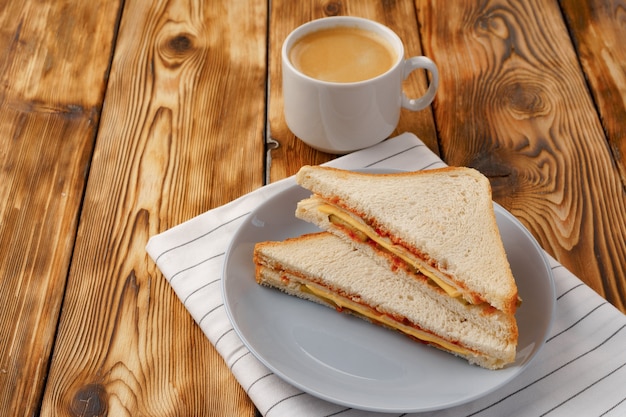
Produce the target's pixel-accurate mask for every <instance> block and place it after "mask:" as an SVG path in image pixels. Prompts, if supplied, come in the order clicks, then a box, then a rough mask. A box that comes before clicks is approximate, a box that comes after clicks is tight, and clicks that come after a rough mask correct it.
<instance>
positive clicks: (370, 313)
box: [301, 284, 475, 356]
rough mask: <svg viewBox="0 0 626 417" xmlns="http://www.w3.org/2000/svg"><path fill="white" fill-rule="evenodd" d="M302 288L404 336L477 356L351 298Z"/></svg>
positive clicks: (310, 287) (316, 289)
mask: <svg viewBox="0 0 626 417" xmlns="http://www.w3.org/2000/svg"><path fill="white" fill-rule="evenodd" d="M301 286H304V287H305V288H303V289H302V290H303V291H306V292H308V293H310V294H312V295H314V296H316V297H318V298H320V299H322V300H324V301H326V302H328V303H330V304H333V305H335V306H337V307H339V308H345V309H348V310H350V311H353V312H355V313H358V314H360V315H362V316H365V317H367V318H368V319H370V320H371V321H373V322H375V323H380V324H384V325H385V326H387V327H390V328H392V329H395V330H398V331H400V332H402V333H404V334H408V335H410V336H413V337H415V338H416V339H419V340H422V341H424V342H427V343H432V344H435V345H438V346H441V347H442V348H444V349H446V350H449V351H451V352H455V353H457V354H459V355H465V356H474V355H475V354H474V353H473V352H472V351H470V350H468V349H466V348H464V347H461V346H458V345H455V344H454V343H450V342H448V341H447V340H445V339H442V338H441V337H439V336H436V335H434V334H431V333H428V332H425V331H423V330H419V329H416V328H415V327H412V326H407V325H405V324H402V323H399V322H397V321H396V320H394V319H392V318H391V317H389V316H388V315H386V314H382V313H378V312H376V311H374V310H372V309H371V308H370V307H366V306H364V305H362V304H359V303H356V302H354V301H352V300H350V299H349V298H345V297H341V296H339V295H337V294H334V293H332V292H330V291H328V290H326V289H325V288H323V287H318V286H313V285H311V284H301Z"/></svg>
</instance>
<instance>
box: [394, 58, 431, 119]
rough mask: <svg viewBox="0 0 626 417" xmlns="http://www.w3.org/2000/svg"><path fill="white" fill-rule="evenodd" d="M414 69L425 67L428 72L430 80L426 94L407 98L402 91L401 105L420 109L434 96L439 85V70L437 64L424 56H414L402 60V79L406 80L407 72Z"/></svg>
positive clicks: (413, 109)
mask: <svg viewBox="0 0 626 417" xmlns="http://www.w3.org/2000/svg"><path fill="white" fill-rule="evenodd" d="M416 69H425V70H428V71H429V72H430V75H431V80H430V85H429V86H428V90H427V91H426V94H424V95H423V96H422V97H420V98H408V97H407V96H406V94H404V92H402V107H404V108H405V109H409V110H412V111H418V110H422V109H424V108H426V107H428V105H430V103H432V102H433V99H434V98H435V93H436V92H437V87H439V71H438V70H437V65H435V63H434V62H433V61H432V60H431V59H430V58H427V57H425V56H414V57H412V58H409V59H407V60H405V61H404V79H405V80H406V79H407V77H408V76H409V74H410V73H411V72H413V71H415V70H416Z"/></svg>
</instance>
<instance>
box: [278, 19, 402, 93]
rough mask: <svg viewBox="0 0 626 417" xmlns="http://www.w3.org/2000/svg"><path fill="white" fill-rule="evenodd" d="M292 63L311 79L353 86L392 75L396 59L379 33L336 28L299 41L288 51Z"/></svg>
mask: <svg viewBox="0 0 626 417" xmlns="http://www.w3.org/2000/svg"><path fill="white" fill-rule="evenodd" d="M289 60H290V61H291V63H292V64H293V65H294V67H296V69H297V70H298V71H300V72H302V73H303V74H305V75H308V76H309V77H311V78H315V79H317V80H321V81H328V82H337V83H354V82H358V81H365V80H369V79H370V78H374V77H378V76H379V75H381V74H384V73H385V72H387V71H389V70H390V69H391V67H392V66H393V65H394V64H395V62H396V60H397V56H396V52H395V51H394V49H393V47H392V46H391V45H390V44H389V43H388V42H387V41H386V40H385V39H384V38H383V37H382V36H380V35H378V34H377V33H376V32H372V31H370V30H365V29H361V28H358V27H346V26H337V27H332V28H328V29H320V30H318V31H315V32H311V33H309V34H307V35H304V36H303V37H302V38H300V39H298V40H297V41H296V42H295V43H294V45H293V47H292V48H291V50H290V51H289Z"/></svg>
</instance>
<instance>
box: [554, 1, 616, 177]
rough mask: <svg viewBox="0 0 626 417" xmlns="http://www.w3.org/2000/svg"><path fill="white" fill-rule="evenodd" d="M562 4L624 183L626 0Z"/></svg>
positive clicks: (565, 2) (568, 2)
mask: <svg viewBox="0 0 626 417" xmlns="http://www.w3.org/2000/svg"><path fill="white" fill-rule="evenodd" d="M561 8H562V9H563V13H564V15H565V17H566V19H567V24H568V26H569V28H570V29H571V30H570V33H571V36H572V39H573V41H574V46H575V47H576V51H577V53H578V58H579V59H580V62H581V64H582V66H583V68H584V70H585V74H586V77H587V80H588V82H589V85H590V87H591V93H592V94H593V98H594V100H595V103H596V105H597V107H598V110H599V112H600V118H601V121H602V126H603V127H604V130H605V132H606V135H607V138H608V140H609V146H610V148H611V152H612V153H613V158H614V160H615V162H616V164H617V167H618V169H619V170H620V173H621V176H622V182H623V183H624V187H626V43H625V42H626V1H625V0H591V1H590V0H563V1H561Z"/></svg>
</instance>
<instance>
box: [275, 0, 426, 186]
mask: <svg viewBox="0 0 626 417" xmlns="http://www.w3.org/2000/svg"><path fill="white" fill-rule="evenodd" d="M341 15H347V16H359V17H365V18H367V19H371V20H374V21H377V22H380V23H382V24H384V25H386V26H388V27H390V28H391V29H392V30H394V31H395V32H396V33H397V34H398V35H399V36H400V38H401V39H402V41H403V42H404V45H405V55H406V56H407V57H410V56H415V55H422V51H421V47H420V40H419V36H418V33H419V32H418V28H417V20H416V15H415V7H414V5H413V3H412V2H411V1H410V0H401V1H395V2H387V1H380V0H376V1H374V0H367V1H357V0H354V1H341V2H339V1H323V0H315V1H312V2H310V3H302V2H292V1H290V0H277V1H273V2H272V10H271V17H270V19H271V22H272V32H271V33H270V43H269V44H270V50H269V54H270V55H269V56H270V59H269V61H270V77H269V78H270V81H269V83H270V92H269V111H268V118H269V120H268V121H269V133H270V136H271V139H272V140H273V141H274V142H275V144H276V145H277V146H276V147H275V149H274V150H272V151H271V155H270V156H271V167H270V180H271V181H275V180H278V179H281V178H284V177H286V176H289V175H292V174H294V173H295V172H297V171H298V169H300V167H301V166H302V165H305V164H312V165H315V164H321V163H323V162H326V161H328V160H330V159H332V158H334V157H335V156H334V155H330V154H326V153H323V152H319V151H316V150H315V149H312V148H311V147H309V146H308V145H305V144H304V143H303V142H301V141H300V140H298V139H297V138H296V137H295V136H294V135H293V133H291V132H290V131H289V128H288V127H287V124H286V122H285V119H284V115H283V98H282V71H281V53H280V51H281V48H282V44H283V41H284V40H285V38H286V37H287V35H289V33H290V32H291V31H292V30H294V29H295V28H296V27H298V26H300V25H301V24H304V23H306V22H308V21H310V20H314V19H319V18H323V17H329V16H341ZM410 22H415V23H410ZM426 87H427V81H426V76H425V74H424V73H423V72H421V71H416V72H415V73H414V75H411V76H410V77H409V78H408V79H407V80H406V81H405V83H404V90H405V92H406V94H407V95H408V96H409V97H418V96H420V95H422V94H423V93H424V92H425V91H426ZM403 132H413V133H415V134H416V135H417V136H419V137H420V138H421V139H422V140H423V141H424V142H425V143H426V144H427V145H428V146H429V147H430V148H431V149H432V150H433V151H435V152H437V153H438V146H437V136H436V132H435V127H434V122H433V115H432V112H431V111H430V109H426V110H423V111H420V112H410V111H408V110H404V109H403V110H402V111H401V115H400V122H399V124H398V127H397V129H396V130H395V131H394V133H392V134H391V136H396V135H397V134H399V133H403Z"/></svg>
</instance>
